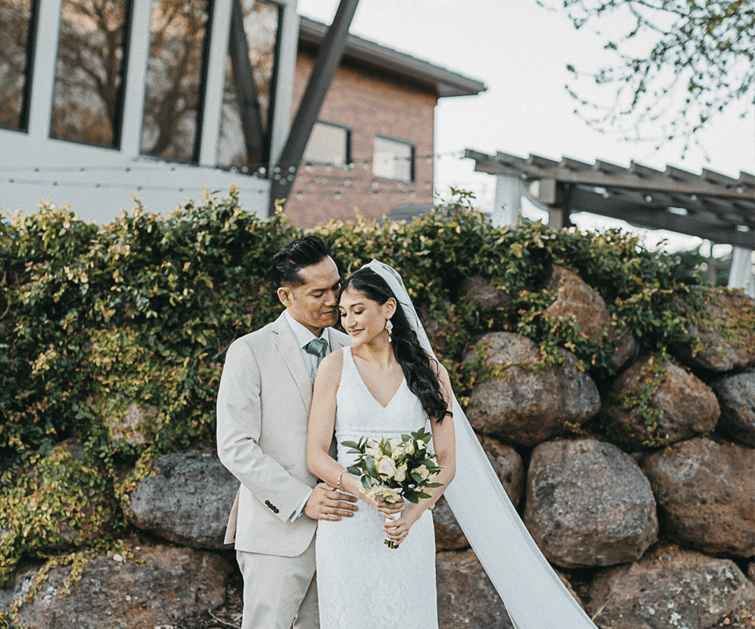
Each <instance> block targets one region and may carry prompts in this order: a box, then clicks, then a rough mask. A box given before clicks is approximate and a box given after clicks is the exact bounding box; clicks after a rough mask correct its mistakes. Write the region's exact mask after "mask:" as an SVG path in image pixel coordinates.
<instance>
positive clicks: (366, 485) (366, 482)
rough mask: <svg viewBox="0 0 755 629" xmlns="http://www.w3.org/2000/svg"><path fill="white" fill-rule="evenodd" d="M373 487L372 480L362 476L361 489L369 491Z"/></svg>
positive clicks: (373, 481)
mask: <svg viewBox="0 0 755 629" xmlns="http://www.w3.org/2000/svg"><path fill="white" fill-rule="evenodd" d="M373 485H375V480H374V479H372V478H370V477H369V476H362V487H364V488H365V489H369V488H370V487H372V486H373Z"/></svg>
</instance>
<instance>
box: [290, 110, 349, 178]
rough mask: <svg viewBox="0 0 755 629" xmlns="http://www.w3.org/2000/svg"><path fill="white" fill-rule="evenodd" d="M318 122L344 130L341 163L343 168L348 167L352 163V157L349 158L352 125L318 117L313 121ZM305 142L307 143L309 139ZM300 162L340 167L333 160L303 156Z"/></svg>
mask: <svg viewBox="0 0 755 629" xmlns="http://www.w3.org/2000/svg"><path fill="white" fill-rule="evenodd" d="M318 124H321V125H325V126H328V127H335V128H336V129H343V131H345V132H346V155H344V165H343V168H346V167H348V166H349V164H351V163H352V159H351V154H352V147H351V144H352V137H353V131H354V129H353V128H352V127H349V126H347V125H345V124H341V123H339V122H331V121H330V120H320V119H318V120H317V122H315V125H318ZM312 130H313V131H314V127H313V128H312ZM309 137H310V139H311V138H312V136H311V135H310V136H309ZM307 142H308V143H309V140H308V141H307ZM305 152H306V147H305ZM302 162H304V163H305V164H312V165H318V166H328V165H331V166H333V167H334V168H341V167H342V166H341V165H340V164H334V163H333V162H327V161H320V160H310V159H304V157H302Z"/></svg>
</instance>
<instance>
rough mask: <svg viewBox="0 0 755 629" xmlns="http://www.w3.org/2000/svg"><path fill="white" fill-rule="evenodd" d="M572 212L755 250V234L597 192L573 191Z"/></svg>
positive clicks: (580, 188) (581, 189) (579, 189)
mask: <svg viewBox="0 0 755 629" xmlns="http://www.w3.org/2000/svg"><path fill="white" fill-rule="evenodd" d="M570 208H571V212H572V213H574V212H590V213H591V214H598V215H600V216H608V217H610V218H618V219H621V220H623V221H627V222H628V223H631V224H632V225H636V226H637V227H644V228H646V229H665V230H668V231H673V232H677V233H680V234H687V235H688V236H697V237H698V238H703V239H708V240H712V241H713V242H717V243H722V244H730V245H734V246H738V247H744V248H748V249H755V231H747V232H743V231H739V230H738V229H737V228H736V227H732V226H726V225H713V224H711V223H710V222H709V221H704V220H699V219H697V218H695V217H694V216H689V215H688V216H679V215H677V214H672V213H671V212H668V211H666V210H665V209H663V208H659V207H655V206H653V205H651V204H647V205H646V206H644V207H643V206H642V205H640V204H638V203H636V202H633V201H626V200H622V199H619V198H616V197H611V196H609V197H604V196H603V195H601V194H598V193H597V192H595V191H593V190H590V189H586V188H582V187H577V188H575V189H574V190H572V191H571V197H570Z"/></svg>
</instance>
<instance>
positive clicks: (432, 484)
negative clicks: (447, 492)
mask: <svg viewBox="0 0 755 629" xmlns="http://www.w3.org/2000/svg"><path fill="white" fill-rule="evenodd" d="M442 486H443V483H425V484H424V485H423V487H425V488H428V489H429V488H430V487H442ZM427 497H428V498H429V497H430V496H427Z"/></svg>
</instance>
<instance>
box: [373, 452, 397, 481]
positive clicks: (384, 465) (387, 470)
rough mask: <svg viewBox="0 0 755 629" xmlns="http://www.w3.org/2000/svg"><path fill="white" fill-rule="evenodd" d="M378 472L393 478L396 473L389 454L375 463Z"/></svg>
mask: <svg viewBox="0 0 755 629" xmlns="http://www.w3.org/2000/svg"><path fill="white" fill-rule="evenodd" d="M377 470H378V474H380V475H381V476H385V477H386V478H393V477H394V476H395V474H396V464H395V463H394V462H393V459H392V458H391V457H389V456H384V457H383V458H382V459H380V461H378V464H377Z"/></svg>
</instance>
